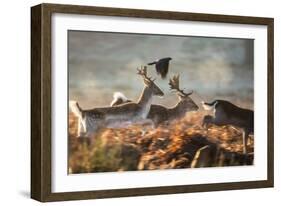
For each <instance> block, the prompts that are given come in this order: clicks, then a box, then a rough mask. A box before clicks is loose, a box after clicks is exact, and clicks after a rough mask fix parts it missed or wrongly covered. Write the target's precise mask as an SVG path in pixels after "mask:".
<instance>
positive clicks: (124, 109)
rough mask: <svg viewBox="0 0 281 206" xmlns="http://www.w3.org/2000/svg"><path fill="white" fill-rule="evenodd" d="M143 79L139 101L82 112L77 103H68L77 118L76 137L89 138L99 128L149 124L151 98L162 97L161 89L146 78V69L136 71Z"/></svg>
mask: <svg viewBox="0 0 281 206" xmlns="http://www.w3.org/2000/svg"><path fill="white" fill-rule="evenodd" d="M137 74H139V75H141V76H142V78H143V83H144V88H143V91H142V93H141V95H140V97H139V100H138V101H137V102H136V103H134V102H129V103H126V104H122V105H119V106H115V107H102V108H94V109H90V110H83V109H82V108H81V107H80V106H79V104H78V103H77V102H73V101H71V102H70V108H71V110H72V112H73V113H74V114H75V115H76V116H77V117H78V121H79V124H78V125H79V126H78V136H81V137H90V135H91V134H94V133H96V132H97V131H98V130H99V129H101V128H120V127H127V126H129V125H131V124H139V123H147V122H150V123H152V122H151V120H150V121H149V120H148V119H147V115H148V113H149V110H150V106H151V102H152V97H153V96H163V95H164V93H163V92H162V91H161V89H160V88H159V87H158V86H157V85H156V84H155V83H154V80H151V78H150V77H148V76H147V69H146V67H142V68H141V69H138V73H137Z"/></svg>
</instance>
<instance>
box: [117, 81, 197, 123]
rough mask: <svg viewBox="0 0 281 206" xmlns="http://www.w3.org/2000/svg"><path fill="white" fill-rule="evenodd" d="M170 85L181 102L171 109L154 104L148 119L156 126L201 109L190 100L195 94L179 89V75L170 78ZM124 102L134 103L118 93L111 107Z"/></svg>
mask: <svg viewBox="0 0 281 206" xmlns="http://www.w3.org/2000/svg"><path fill="white" fill-rule="evenodd" d="M169 85H170V89H171V90H172V91H175V92H176V93H177V96H178V98H179V101H178V103H177V104H176V105H175V106H173V107H171V108H167V107H164V106H162V105H157V104H152V105H151V107H150V111H149V113H148V116H147V119H150V120H152V121H153V123H154V126H158V125H159V124H161V123H163V122H169V121H172V120H175V119H180V118H182V117H184V116H185V114H186V113H187V112H190V111H197V110H198V109H199V107H198V106H197V105H196V104H195V103H194V101H193V100H192V99H191V98H190V95H191V94H192V93H193V92H189V93H185V92H184V91H183V90H182V89H180V88H179V75H175V76H173V77H172V78H170V80H169ZM124 102H132V101H131V100H128V99H127V98H126V97H125V95H123V94H122V93H120V92H118V93H115V94H114V100H113V101H112V103H111V106H118V105H122V104H123V103H124Z"/></svg>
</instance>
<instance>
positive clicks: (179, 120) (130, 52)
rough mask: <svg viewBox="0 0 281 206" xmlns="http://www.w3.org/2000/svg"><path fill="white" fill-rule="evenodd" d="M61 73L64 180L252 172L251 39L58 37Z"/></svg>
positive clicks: (111, 35) (103, 34)
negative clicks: (230, 169) (63, 47)
mask: <svg viewBox="0 0 281 206" xmlns="http://www.w3.org/2000/svg"><path fill="white" fill-rule="evenodd" d="M67 67H68V68H67V69H68V104H69V105H68V168H66V169H67V171H68V174H81V173H98V172H125V171H144V170H164V169H186V168H190V169H191V168H202V167H210V168H211V167H212V168H213V167H227V166H251V165H254V39H243V38H219V37H208V36H183V35H182V36H181V35H178V36H176V35H167V34H149V33H117V32H101V31H80V30H68V31H67ZM187 171H188V170H187Z"/></svg>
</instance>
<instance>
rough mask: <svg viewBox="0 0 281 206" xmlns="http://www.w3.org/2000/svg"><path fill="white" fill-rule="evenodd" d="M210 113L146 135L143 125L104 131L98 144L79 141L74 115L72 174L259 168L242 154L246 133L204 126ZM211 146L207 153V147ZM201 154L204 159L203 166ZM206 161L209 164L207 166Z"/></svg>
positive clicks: (191, 116) (251, 146) (71, 123)
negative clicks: (231, 167) (143, 131)
mask: <svg viewBox="0 0 281 206" xmlns="http://www.w3.org/2000/svg"><path fill="white" fill-rule="evenodd" d="M206 114H207V113H206V112H196V113H195V112H194V113H193V112H192V113H187V115H186V116H185V117H184V118H182V119H181V120H177V121H174V122H171V123H170V124H168V125H167V124H165V125H161V126H159V127H158V128H156V129H150V130H148V131H147V132H146V133H145V134H142V129H143V127H141V126H137V125H136V126H131V127H129V128H122V129H104V130H103V131H100V132H99V133H98V134H96V135H95V136H93V137H92V142H93V143H92V144H91V145H89V144H88V143H87V142H86V141H83V140H82V141H81V139H78V138H76V131H77V120H76V118H75V117H74V116H73V115H72V114H70V115H69V117H70V118H69V172H70V173H90V172H113V171H132V170H154V169H173V168H189V167H192V166H193V165H196V164H195V163H196V162H195V160H196V161H197V166H198V165H199V166H200V167H214V166H236V165H244V164H250V165H251V164H253V152H254V141H253V138H250V141H249V143H248V150H249V152H250V153H251V155H250V156H245V155H243V154H242V151H243V147H242V136H241V132H240V131H239V130H237V129H235V128H233V127H230V126H224V127H217V126H211V127H209V128H208V129H206V128H202V127H201V121H202V118H203V116H204V115H206ZM205 146H207V147H208V148H207V150H201V151H200V149H201V148H203V147H205ZM198 151H200V153H201V157H204V155H202V154H203V152H204V153H205V157H204V159H203V160H200V161H201V162H198V161H199V159H198V158H197V159H196V157H198V155H199V153H198ZM202 161H203V162H202Z"/></svg>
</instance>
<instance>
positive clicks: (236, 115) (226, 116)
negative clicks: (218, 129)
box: [202, 100, 254, 154]
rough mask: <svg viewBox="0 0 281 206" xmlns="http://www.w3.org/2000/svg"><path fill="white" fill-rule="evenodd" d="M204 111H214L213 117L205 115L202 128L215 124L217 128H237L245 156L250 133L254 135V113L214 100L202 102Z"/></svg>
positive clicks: (226, 102)
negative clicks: (230, 126) (239, 131)
mask: <svg viewBox="0 0 281 206" xmlns="http://www.w3.org/2000/svg"><path fill="white" fill-rule="evenodd" d="M202 106H203V108H204V109H205V110H212V109H213V110H214V116H211V115H206V116H205V117H204V119H203V126H204V127H205V126H207V125H208V124H215V125H218V126H223V125H232V126H235V127H239V128H241V129H242V132H243V135H242V137H243V153H244V154H247V143H248V138H249V135H250V134H251V133H254V112H253V111H252V110H249V109H243V108H240V107H238V106H236V105H234V104H232V103H230V102H228V101H224V100H215V101H213V102H212V103H205V102H202Z"/></svg>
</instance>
